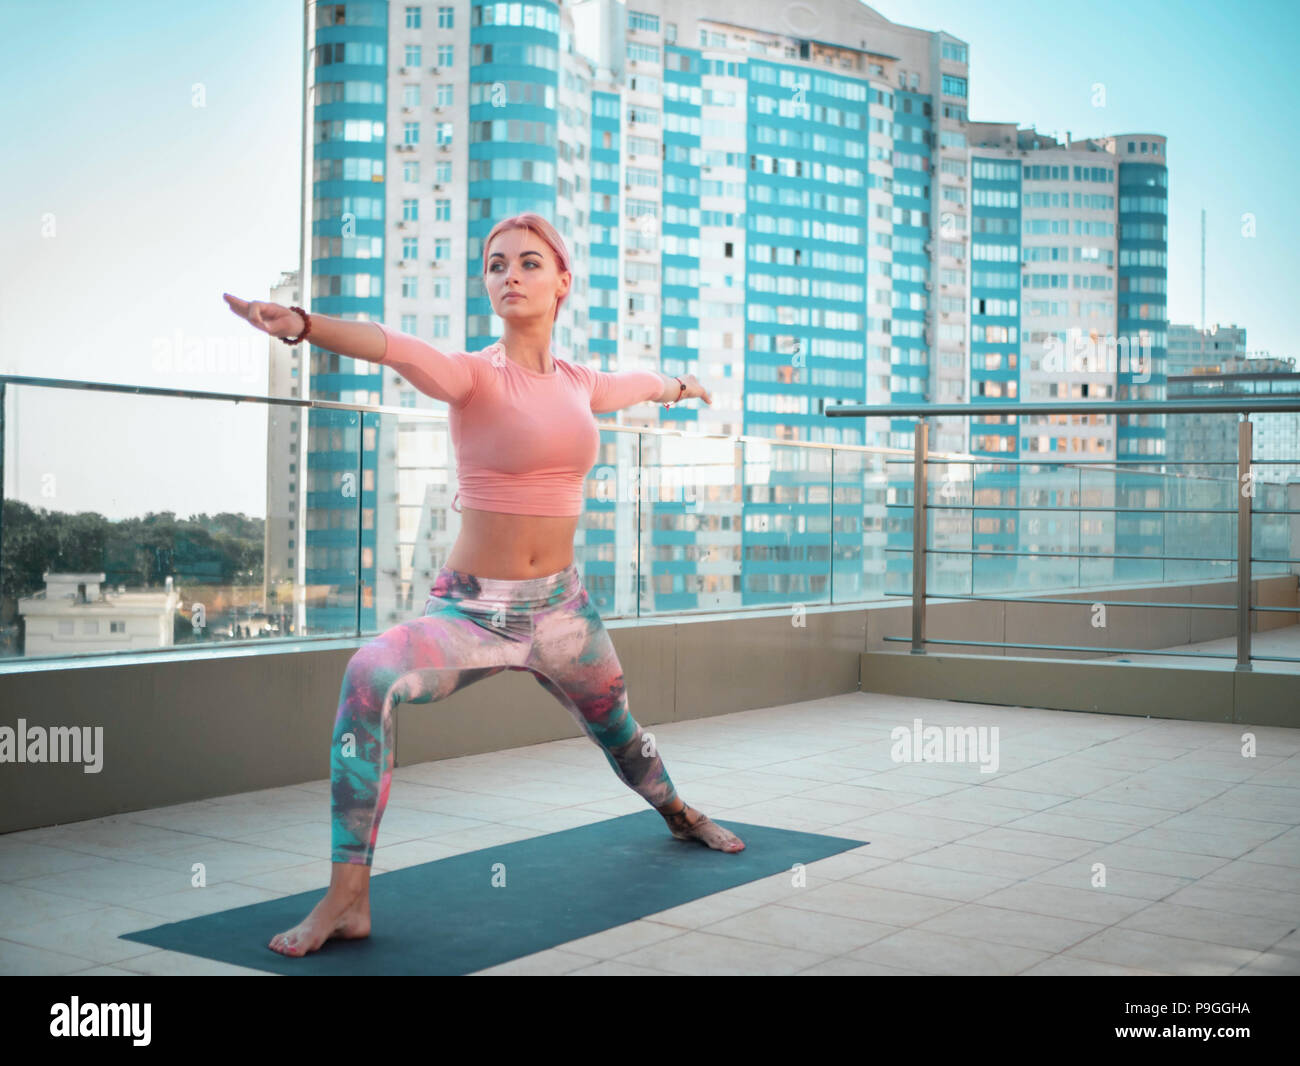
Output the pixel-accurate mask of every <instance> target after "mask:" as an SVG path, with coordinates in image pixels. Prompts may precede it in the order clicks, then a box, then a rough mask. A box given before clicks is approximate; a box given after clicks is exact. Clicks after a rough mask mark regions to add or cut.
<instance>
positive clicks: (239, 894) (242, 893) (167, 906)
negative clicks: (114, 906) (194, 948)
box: [131, 882, 280, 925]
mask: <svg viewBox="0 0 1300 1066" xmlns="http://www.w3.org/2000/svg"><path fill="white" fill-rule="evenodd" d="M279 896H280V894H279V893H276V892H271V891H270V890H268V889H264V888H254V887H253V886H251V885H241V884H237V883H235V882H226V883H223V884H212V885H209V886H208V887H207V888H187V889H185V890H184V891H181V892H172V893H169V894H168V895H165V896H150V897H149V898H148V899H140V900H135V901H134V902H133V903H132V904H131V906H132V908H133V909H134V910H138V911H143V912H144V913H145V914H152V915H155V916H156V917H157V918H158V919H159V920H158V922H156V923H155V924H157V925H161V924H162V923H163V922H164V921H167V922H180V921H184V920H185V919H187V918H197V917H199V916H200V915H204V914H216V913H218V912H220V911H225V910H230V909H231V908H233V907H246V906H249V905H250V904H254V903H264V902H266V901H267V900H272V899H278V898H279Z"/></svg>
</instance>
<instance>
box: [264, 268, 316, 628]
mask: <svg viewBox="0 0 1300 1066" xmlns="http://www.w3.org/2000/svg"><path fill="white" fill-rule="evenodd" d="M268 299H269V300H270V301H271V302H272V303H277V304H280V305H282V306H284V307H293V306H300V305H301V304H302V288H301V284H300V281H299V277H298V272H297V271H296V270H289V271H285V272H283V273H282V274H281V275H280V280H279V282H278V283H277V284H275V285H274V286H272V288H271V292H270V296H269V297H268ZM267 347H268V359H267V388H266V392H267V395H268V396H278V397H282V398H285V399H295V400H300V399H303V398H304V396H305V394H304V391H303V377H304V362H305V353H306V350H307V346H306V345H303V344H299V345H295V346H294V347H292V348H290V347H288V346H287V345H286V344H285V343H284V341H282V340H280V339H278V338H275V337H268V338H267ZM307 423H308V416H307V413H306V409H304V408H301V407H296V406H287V405H286V406H280V405H270V406H268V407H267V416H266V533H265V554H264V555H263V558H264V559H265V560H266V566H265V570H264V572H263V578H262V602H263V603H264V604H265V605H266V610H267V612H268V613H269V614H271V615H272V616H274V617H275V618H277V619H283V625H282V627H281V635H282V636H283V635H286V634H287V633H288V632H289V631H290V630H289V627H290V626H292V627H293V629H292V631H293V632H295V633H297V632H300V631H301V627H302V624H303V618H302V617H301V614H302V611H303V609H304V607H305V604H304V603H303V602H302V601H301V600H299V599H298V598H297V596H296V595H295V590H296V589H298V588H299V587H301V585H300V580H299V575H298V563H299V560H300V558H301V556H302V521H303V495H304V494H303V492H302V491H301V486H302V480H303V476H304V471H303V468H302V467H303V462H304V459H303V449H302V442H303V440H304V439H305V438H306V432H305V427H306V425H307Z"/></svg>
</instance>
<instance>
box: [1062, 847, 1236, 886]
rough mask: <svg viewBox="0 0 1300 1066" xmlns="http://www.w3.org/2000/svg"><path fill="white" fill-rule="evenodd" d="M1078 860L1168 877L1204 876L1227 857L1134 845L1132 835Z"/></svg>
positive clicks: (1216, 867)
mask: <svg viewBox="0 0 1300 1066" xmlns="http://www.w3.org/2000/svg"><path fill="white" fill-rule="evenodd" d="M1077 859H1078V861H1079V862H1080V863H1086V864H1088V865H1089V866H1091V865H1092V864H1093V863H1096V862H1100V863H1104V864H1105V865H1106V867H1107V868H1108V869H1109V868H1111V867H1116V868H1118V869H1121V870H1133V871H1135V872H1137V873H1149V874H1164V875H1166V876H1169V877H1187V878H1193V879H1194V878H1198V877H1204V876H1205V875H1206V874H1208V873H1209V872H1210V871H1211V870H1217V869H1218V868H1219V867H1220V866H1223V865H1224V864H1225V863H1226V862H1227V861H1228V860H1227V859H1225V858H1222V857H1219V856H1213V855H1193V854H1191V853H1190V852H1186V851H1160V850H1158V849H1156V848H1144V847H1138V846H1137V845H1136V844H1134V843H1133V841H1132V839H1129V840H1125V841H1124V842H1123V843H1120V844H1105V845H1103V846H1101V847H1099V848H1095V849H1090V850H1088V851H1087V852H1086V853H1085V854H1083V855H1079V856H1077Z"/></svg>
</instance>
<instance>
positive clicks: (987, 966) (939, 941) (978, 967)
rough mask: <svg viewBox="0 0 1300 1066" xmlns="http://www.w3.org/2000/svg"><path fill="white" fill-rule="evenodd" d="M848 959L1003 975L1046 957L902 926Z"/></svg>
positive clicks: (943, 971) (936, 971) (929, 970)
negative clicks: (892, 933)
mask: <svg viewBox="0 0 1300 1066" xmlns="http://www.w3.org/2000/svg"><path fill="white" fill-rule="evenodd" d="M847 957H848V958H850V959H858V960H861V961H863V962H874V963H879V964H880V965H882V966H899V967H903V968H906V969H919V970H921V971H922V972H923V973H927V974H944V975H962V976H983V975H988V976H1002V975H1010V974H1016V973H1020V972H1022V971H1023V970H1026V969H1028V968H1029V967H1030V966H1033V965H1034V964H1035V963H1039V962H1042V961H1043V960H1044V959H1046V958H1048V955H1047V953H1046V952H1042V951H1033V950H1031V949H1029V948H1020V947H1013V946H1011V945H1009V944H990V943H988V942H987V941H984V940H971V939H968V938H966V937H958V936H948V935H946V934H944V933H931V932H927V931H924V930H921V929H903V930H900V931H899V932H897V933H895V934H894V935H892V936H887V937H885V938H884V939H883V940H877V941H876V942H875V943H872V944H868V945H867V946H866V947H864V948H859V949H857V950H856V951H851V952H849V953H848V956H847Z"/></svg>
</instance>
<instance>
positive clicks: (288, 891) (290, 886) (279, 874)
mask: <svg viewBox="0 0 1300 1066" xmlns="http://www.w3.org/2000/svg"><path fill="white" fill-rule="evenodd" d="M375 854H376V855H378V851H376V852H375ZM332 869H333V864H332V863H330V862H329V860H327V859H318V860H317V861H315V862H305V863H303V864H302V865H301V866H286V867H285V868H283V869H280V870H267V871H265V872H263V873H257V874H245V875H244V876H243V877H242V878H240V880H239V884H241V885H251V886H252V887H253V888H264V889H266V890H267V891H269V892H274V893H275V894H276V895H277V896H294V895H297V894H298V893H299V892H312V891H315V890H316V889H321V890H324V889H326V888H328V887H329V883H330V873H331V870H332ZM375 870H376V871H378V866H376V867H375Z"/></svg>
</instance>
